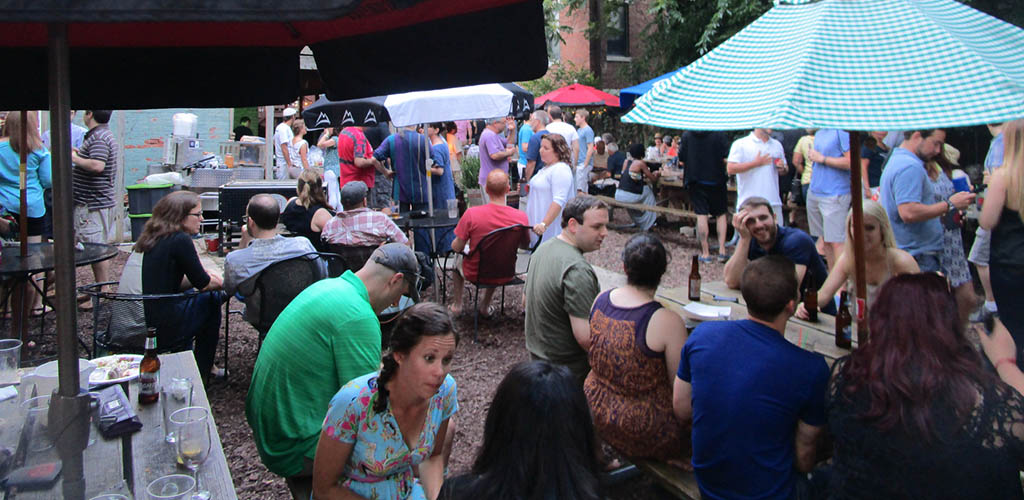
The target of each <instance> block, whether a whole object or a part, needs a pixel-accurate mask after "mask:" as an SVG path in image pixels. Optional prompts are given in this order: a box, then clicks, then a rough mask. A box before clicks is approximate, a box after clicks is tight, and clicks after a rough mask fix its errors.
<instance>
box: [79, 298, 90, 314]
mask: <svg viewBox="0 0 1024 500" xmlns="http://www.w3.org/2000/svg"><path fill="white" fill-rule="evenodd" d="M78 311H79V312H92V301H91V300H90V301H89V302H82V303H79V304H78Z"/></svg>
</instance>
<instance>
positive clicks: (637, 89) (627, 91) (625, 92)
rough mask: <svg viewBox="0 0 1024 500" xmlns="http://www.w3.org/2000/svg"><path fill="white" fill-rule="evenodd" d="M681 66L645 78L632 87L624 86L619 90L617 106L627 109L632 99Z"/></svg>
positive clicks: (635, 98) (630, 105) (675, 71)
mask: <svg viewBox="0 0 1024 500" xmlns="http://www.w3.org/2000/svg"><path fill="white" fill-rule="evenodd" d="M680 69H682V68H677V69H674V70H672V71H669V72H668V73H665V74H664V75H661V76H656V77H654V78H651V79H650V80H647V81H646V82H643V83H638V84H636V85H633V86H632V87H626V88H624V89H622V90H620V91H619V107H620V108H622V109H629V108H631V107H632V106H633V101H635V100H637V99H639V98H640V96H642V95H644V94H646V93H647V91H648V90H651V89H652V88H654V84H655V83H658V82H660V81H662V80H665V79H666V78H668V77H670V76H672V75H674V74H676V73H678V72H679V70H680Z"/></svg>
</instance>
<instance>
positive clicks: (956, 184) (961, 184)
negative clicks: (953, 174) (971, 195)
mask: <svg viewBox="0 0 1024 500" xmlns="http://www.w3.org/2000/svg"><path fill="white" fill-rule="evenodd" d="M970 189H971V188H970V184H968V183H967V178H966V177H957V178H955V179H953V190H954V191H956V192H960V191H970Z"/></svg>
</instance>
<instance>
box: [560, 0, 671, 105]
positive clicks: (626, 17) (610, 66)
mask: <svg viewBox="0 0 1024 500" xmlns="http://www.w3.org/2000/svg"><path fill="white" fill-rule="evenodd" d="M594 3H595V2H587V5H586V6H584V7H583V8H580V9H578V10H576V11H575V12H573V13H572V14H571V15H570V14H568V13H567V12H566V11H563V12H561V13H560V14H559V23H560V24H563V25H566V26H571V27H572V33H563V34H562V38H564V39H565V43H560V44H559V47H558V49H557V50H556V55H557V56H558V58H559V59H560V60H561V61H572V62H573V63H574V64H575V65H577V66H579V67H581V68H588V69H590V71H591V72H592V73H594V74H595V75H597V76H598V77H599V78H600V80H601V87H603V88H606V89H607V88H622V87H628V86H630V85H633V84H635V83H636V82H628V81H623V79H622V77H621V76H620V71H619V69H620V68H621V67H623V66H624V65H628V64H630V62H631V61H632V58H633V57H634V56H636V55H637V54H639V53H640V51H641V50H643V43H642V40H641V37H642V36H643V30H644V28H645V27H646V26H647V25H648V24H649V23H650V22H651V17H650V15H649V14H648V13H647V12H648V11H649V10H650V4H651V0H634V1H632V2H630V3H628V4H626V5H625V6H623V7H622V8H621V9H620V10H619V12H616V13H611V14H609V15H608V17H609V19H610V22H611V23H613V26H616V27H617V30H618V33H617V34H612V35H611V36H613V37H614V38H610V39H609V37H605V38H604V39H596V40H588V39H587V37H586V34H585V32H586V29H587V24H588V23H589V22H590V20H591V19H592V18H594V19H596V17H595V16H592V14H593V13H592V12H591V11H590V9H589V7H590V6H591V5H593V4H594ZM596 3H600V2H596ZM616 35H617V36H616Z"/></svg>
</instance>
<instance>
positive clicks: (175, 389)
mask: <svg viewBox="0 0 1024 500" xmlns="http://www.w3.org/2000/svg"><path fill="white" fill-rule="evenodd" d="M192 391H193V386H192V380H191V379H189V378H185V377H175V378H172V379H171V380H170V381H169V382H168V383H167V384H166V385H164V386H163V387H161V388H160V407H161V408H162V409H163V413H164V441H167V442H168V443H173V442H174V425H172V423H171V414H172V413H174V412H176V411H178V410H180V409H182V408H188V407H189V406H192V394H193V392H192Z"/></svg>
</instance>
